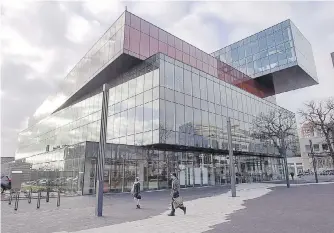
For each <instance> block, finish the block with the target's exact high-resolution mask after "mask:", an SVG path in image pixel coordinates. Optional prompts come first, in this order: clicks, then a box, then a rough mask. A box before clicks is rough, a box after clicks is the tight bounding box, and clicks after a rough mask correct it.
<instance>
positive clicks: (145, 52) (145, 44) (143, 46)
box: [140, 33, 150, 57]
mask: <svg viewBox="0 0 334 233" xmlns="http://www.w3.org/2000/svg"><path fill="white" fill-rule="evenodd" d="M140 55H141V56H145V57H149V56H150V37H149V36H148V35H146V34H145V33H141V34H140Z"/></svg>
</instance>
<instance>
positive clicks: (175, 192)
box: [168, 173, 187, 216]
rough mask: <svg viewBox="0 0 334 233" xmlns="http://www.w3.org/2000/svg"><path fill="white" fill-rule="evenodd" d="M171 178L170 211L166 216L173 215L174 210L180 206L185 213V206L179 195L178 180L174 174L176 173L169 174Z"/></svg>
mask: <svg viewBox="0 0 334 233" xmlns="http://www.w3.org/2000/svg"><path fill="white" fill-rule="evenodd" d="M171 179H172V191H171V196H172V211H171V212H170V214H168V216H175V210H176V209H177V208H180V209H181V210H183V213H184V214H186V212H187V208H186V207H185V206H184V205H183V199H182V197H181V196H180V182H179V179H178V178H177V176H176V173H172V174H171Z"/></svg>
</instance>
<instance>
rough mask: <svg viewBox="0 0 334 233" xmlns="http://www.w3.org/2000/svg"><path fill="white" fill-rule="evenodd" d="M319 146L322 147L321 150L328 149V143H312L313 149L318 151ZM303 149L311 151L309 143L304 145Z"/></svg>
mask: <svg viewBox="0 0 334 233" xmlns="http://www.w3.org/2000/svg"><path fill="white" fill-rule="evenodd" d="M320 147H321V148H322V151H329V147H328V144H326V143H324V144H313V151H315V152H319V151H320ZM305 150H306V151H311V146H310V145H305Z"/></svg>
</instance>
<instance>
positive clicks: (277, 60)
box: [212, 20, 318, 93]
mask: <svg viewBox="0 0 334 233" xmlns="http://www.w3.org/2000/svg"><path fill="white" fill-rule="evenodd" d="M212 55H213V56H214V57H215V58H217V59H219V60H220V61H222V62H224V63H227V64H229V65H231V66H232V67H234V68H236V69H237V70H239V71H241V72H243V73H245V74H247V75H248V76H250V77H252V78H253V79H256V78H258V77H263V76H265V75H273V74H274V77H275V74H277V73H275V72H277V71H281V70H284V69H288V68H290V67H296V66H298V67H300V68H301V69H302V72H301V74H298V75H301V76H300V77H298V79H297V77H296V76H297V74H296V73H298V72H296V71H295V70H294V71H293V70H292V71H290V73H285V74H284V75H285V78H287V79H285V81H283V82H286V83H288V82H290V83H289V84H285V85H290V87H289V86H287V87H286V86H284V88H282V87H279V88H278V87H275V93H276V92H277V93H281V92H284V91H287V90H293V89H296V88H301V87H305V86H309V85H314V84H316V83H317V82H318V78H317V72H316V67H315V61H314V58H313V52H312V46H311V44H310V42H309V41H308V40H307V39H306V38H305V37H304V36H303V34H302V33H301V32H300V31H299V30H298V28H297V27H296V26H295V25H294V24H293V23H292V22H291V20H285V21H283V22H281V23H279V24H276V25H274V26H272V27H270V28H267V29H265V30H263V31H261V32H259V33H256V34H254V35H252V36H249V37H247V38H245V39H243V40H240V41H238V42H236V43H233V44H231V45H229V46H227V47H224V48H222V49H220V50H218V51H216V52H214V53H212ZM266 79H269V77H266ZM277 79H282V78H281V77H277ZM289 79H290V81H289ZM292 79H295V82H296V83H297V87H294V86H293V84H292V82H291V80H292ZM258 80H260V79H258ZM259 82H263V80H260V81H259ZM278 82H279V80H278ZM274 83H275V80H274ZM289 88H291V89H289ZM281 89H284V91H281Z"/></svg>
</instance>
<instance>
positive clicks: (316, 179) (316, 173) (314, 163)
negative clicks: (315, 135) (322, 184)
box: [309, 139, 319, 183]
mask: <svg viewBox="0 0 334 233" xmlns="http://www.w3.org/2000/svg"><path fill="white" fill-rule="evenodd" d="M309 142H310V149H311V156H312V164H313V170H314V176H315V182H316V183H318V182H319V181H318V172H317V164H316V162H317V161H316V159H315V158H314V152H313V144H312V140H311V139H310V140H309Z"/></svg>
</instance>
